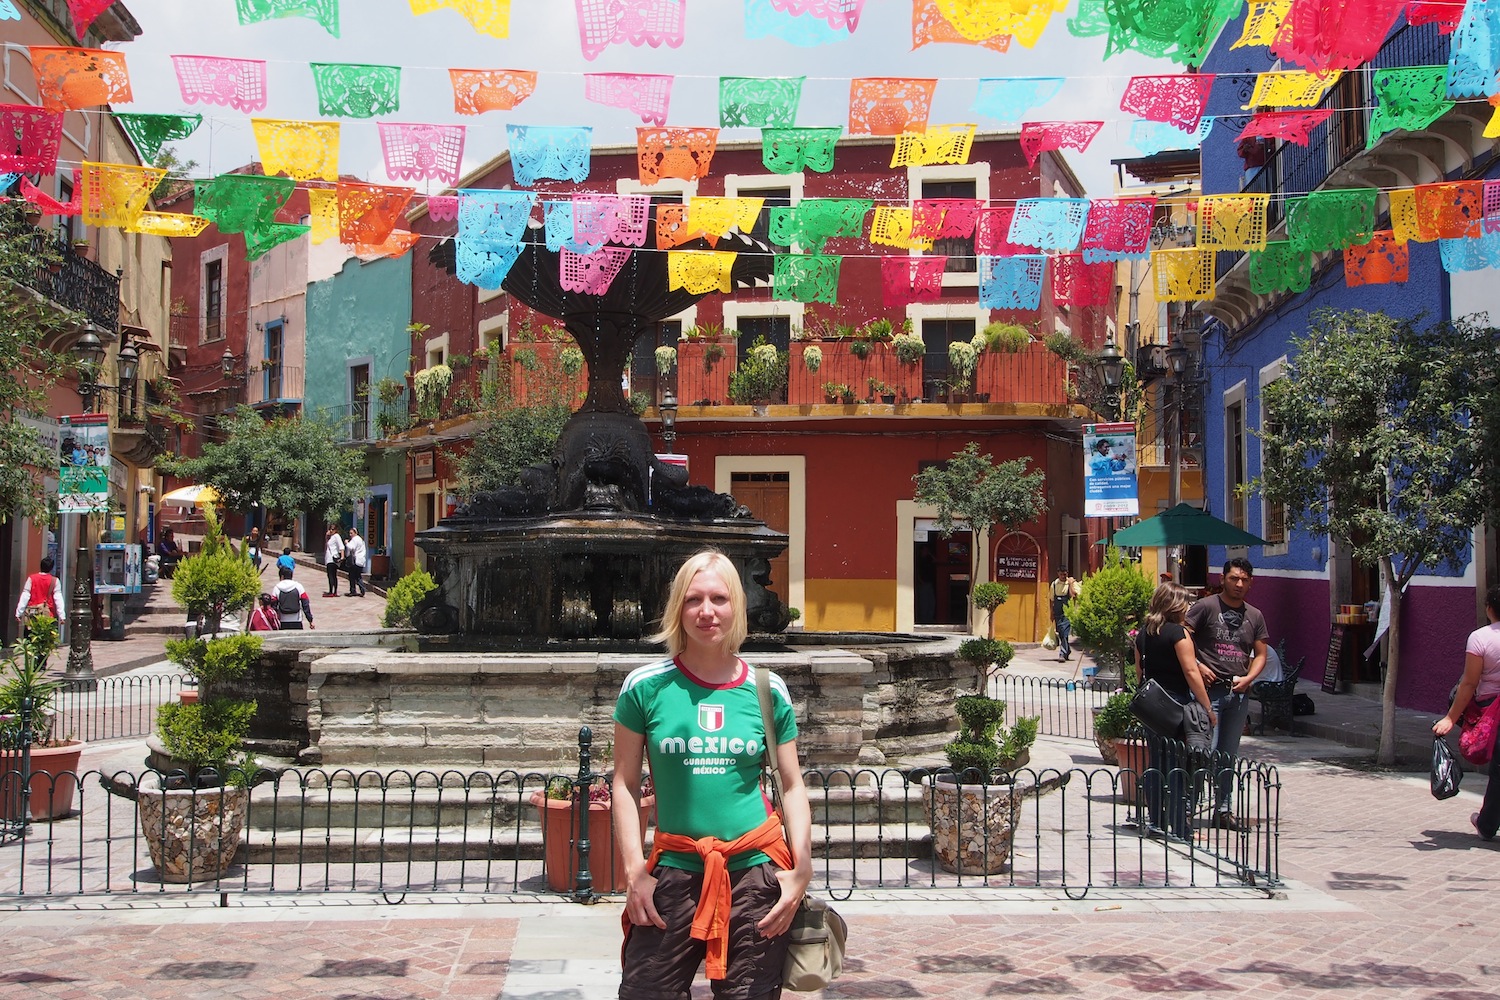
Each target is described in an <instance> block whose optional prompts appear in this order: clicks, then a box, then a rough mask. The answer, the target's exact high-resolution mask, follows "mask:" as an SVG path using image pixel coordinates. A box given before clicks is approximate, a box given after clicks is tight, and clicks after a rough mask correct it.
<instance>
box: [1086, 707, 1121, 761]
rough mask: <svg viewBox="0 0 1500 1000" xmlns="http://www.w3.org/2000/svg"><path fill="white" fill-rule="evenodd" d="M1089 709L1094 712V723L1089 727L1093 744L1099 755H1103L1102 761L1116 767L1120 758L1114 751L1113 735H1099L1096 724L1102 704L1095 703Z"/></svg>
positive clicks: (1102, 709) (1102, 708)
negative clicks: (1092, 734) (1092, 735)
mask: <svg viewBox="0 0 1500 1000" xmlns="http://www.w3.org/2000/svg"><path fill="white" fill-rule="evenodd" d="M1091 711H1092V712H1093V713H1094V723H1095V724H1094V725H1093V726H1091V727H1090V728H1091V729H1092V731H1093V733H1094V745H1095V746H1097V747H1098V748H1099V756H1100V757H1103V758H1104V763H1106V764H1108V765H1109V766H1110V767H1118V766H1119V765H1120V758H1119V755H1118V754H1117V753H1116V752H1115V739H1114V737H1113V736H1108V737H1106V736H1100V735H1099V726H1098V721H1099V713H1100V712H1102V711H1104V706H1103V705H1095V706H1094V707H1093V708H1092V709H1091Z"/></svg>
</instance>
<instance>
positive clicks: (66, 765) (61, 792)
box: [0, 740, 83, 820]
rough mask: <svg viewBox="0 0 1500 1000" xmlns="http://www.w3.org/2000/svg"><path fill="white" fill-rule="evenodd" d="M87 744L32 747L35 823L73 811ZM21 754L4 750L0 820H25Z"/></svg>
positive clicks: (0, 764)
mask: <svg viewBox="0 0 1500 1000" xmlns="http://www.w3.org/2000/svg"><path fill="white" fill-rule="evenodd" d="M82 757H83V741H82V740H68V741H66V742H64V743H63V744H61V745H59V746H48V747H38V746H34V747H32V748H31V781H30V782H29V785H30V791H31V795H30V798H29V800H28V810H27V811H28V812H30V813H31V818H32V819H34V820H50V819H57V818H58V817H60V816H66V815H67V814H68V813H70V812H72V811H73V794H74V792H75V791H76V790H77V788H78V762H79V760H80V759H81V758H82ZM20 813H21V755H20V753H19V752H17V751H15V750H5V751H0V820H12V819H21V818H23V817H21V815H20Z"/></svg>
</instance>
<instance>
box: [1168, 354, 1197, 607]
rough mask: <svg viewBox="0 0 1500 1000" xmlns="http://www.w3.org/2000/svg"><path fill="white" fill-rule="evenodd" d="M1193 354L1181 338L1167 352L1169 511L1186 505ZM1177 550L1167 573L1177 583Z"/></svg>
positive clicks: (1173, 549) (1170, 554)
mask: <svg viewBox="0 0 1500 1000" xmlns="http://www.w3.org/2000/svg"><path fill="white" fill-rule="evenodd" d="M1190 353H1191V352H1189V351H1188V348H1187V345H1186V344H1184V343H1183V342H1182V336H1181V335H1180V334H1179V335H1178V336H1176V337H1173V338H1172V346H1171V347H1169V348H1167V385H1166V387H1165V391H1166V393H1167V509H1168V510H1170V509H1172V508H1173V507H1176V506H1177V505H1178V504H1179V503H1181V502H1182V391H1183V381H1184V379H1185V377H1186V375H1187V365H1188V357H1189V355H1190ZM1177 554H1178V548H1177V547H1176V546H1170V545H1169V546H1167V573H1169V574H1170V575H1171V577H1172V579H1173V580H1176V579H1177V569H1178V566H1177V558H1178V556H1177Z"/></svg>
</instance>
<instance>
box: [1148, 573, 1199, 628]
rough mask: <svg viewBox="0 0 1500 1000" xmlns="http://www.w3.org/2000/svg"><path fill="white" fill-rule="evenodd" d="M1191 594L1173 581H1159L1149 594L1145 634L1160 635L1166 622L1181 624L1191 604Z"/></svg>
mask: <svg viewBox="0 0 1500 1000" xmlns="http://www.w3.org/2000/svg"><path fill="white" fill-rule="evenodd" d="M1192 603H1193V595H1192V594H1190V593H1188V592H1187V590H1186V589H1185V588H1183V587H1180V586H1178V585H1177V584H1175V583H1171V582H1167V583H1159V584H1157V585H1156V590H1155V592H1154V593H1152V595H1151V605H1150V607H1148V608H1147V609H1146V634H1147V635H1160V634H1161V627H1162V626H1163V625H1165V624H1166V623H1167V622H1177V623H1179V624H1181V622H1182V620H1183V619H1184V618H1185V617H1187V609H1188V608H1189V607H1191V606H1192Z"/></svg>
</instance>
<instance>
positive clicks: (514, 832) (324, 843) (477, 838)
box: [240, 824, 932, 865]
mask: <svg viewBox="0 0 1500 1000" xmlns="http://www.w3.org/2000/svg"><path fill="white" fill-rule="evenodd" d="M931 842H932V837H931V834H930V833H929V831H928V829H927V827H926V825H925V824H924V825H920V826H918V825H910V826H908V825H904V824H901V825H860V826H849V825H840V826H835V827H828V828H826V829H825V828H823V827H819V826H814V827H813V847H814V851H815V853H817V854H818V856H819V857H820V858H821V857H825V856H826V857H829V858H839V859H849V858H854V857H858V858H877V857H880V856H881V855H882V854H883V855H884V856H886V857H888V858H900V859H908V858H927V857H930V856H931V853H932V847H931ZM598 846H599V845H595V849H596V850H597V849H598ZM649 846H650V840H649V835H648V839H647V847H648V848H649ZM542 856H543V841H542V830H541V827H539V826H535V825H532V826H523V827H521V828H519V829H516V828H514V827H511V828H505V829H500V828H497V829H496V830H494V831H490V830H489V829H488V827H486V828H484V829H475V828H473V827H467V828H466V827H464V826H461V825H459V826H441V827H416V828H409V827H403V828H393V829H387V830H383V831H382V830H380V829H371V830H350V829H340V828H329V827H309V828H306V829H303V830H302V831H301V832H300V833H294V834H291V835H288V833H286V832H282V831H271V830H263V829H255V830H246V832H245V837H244V841H243V848H242V850H241V854H240V857H241V859H242V860H244V861H246V862H248V863H250V864H281V865H323V864H329V865H333V864H402V863H405V862H413V863H416V862H434V861H469V862H473V861H503V862H512V861H540V860H541V859H542Z"/></svg>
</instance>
